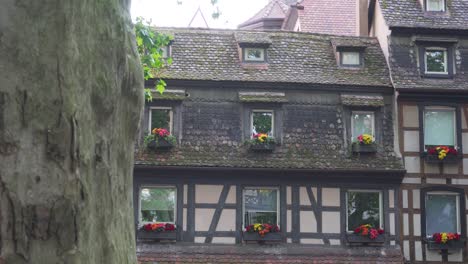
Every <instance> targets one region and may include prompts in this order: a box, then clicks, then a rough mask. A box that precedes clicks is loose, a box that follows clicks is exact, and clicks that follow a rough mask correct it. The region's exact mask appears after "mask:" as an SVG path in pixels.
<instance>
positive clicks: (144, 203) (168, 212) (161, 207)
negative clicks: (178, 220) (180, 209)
mask: <svg viewBox="0 0 468 264" xmlns="http://www.w3.org/2000/svg"><path fill="white" fill-rule="evenodd" d="M175 206H176V188H175V187H143V188H141V189H140V223H148V222H165V223H175V214H176V210H175Z"/></svg>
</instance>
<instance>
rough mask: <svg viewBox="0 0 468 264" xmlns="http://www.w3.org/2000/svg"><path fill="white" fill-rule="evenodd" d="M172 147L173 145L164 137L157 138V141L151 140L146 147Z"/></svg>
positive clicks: (160, 148)
mask: <svg viewBox="0 0 468 264" xmlns="http://www.w3.org/2000/svg"><path fill="white" fill-rule="evenodd" d="M172 147H174V145H172V143H170V142H168V141H167V140H165V139H159V140H158V141H156V140H152V141H151V142H150V143H148V148H149V149H152V150H168V149H171V148H172Z"/></svg>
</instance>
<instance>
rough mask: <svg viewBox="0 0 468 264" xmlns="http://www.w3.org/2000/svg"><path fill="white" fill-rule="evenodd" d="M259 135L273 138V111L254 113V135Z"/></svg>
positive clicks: (255, 111)
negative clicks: (262, 134)
mask: <svg viewBox="0 0 468 264" xmlns="http://www.w3.org/2000/svg"><path fill="white" fill-rule="evenodd" d="M257 133H264V134H268V136H273V111H257V110H254V111H253V112H252V135H254V134H257Z"/></svg>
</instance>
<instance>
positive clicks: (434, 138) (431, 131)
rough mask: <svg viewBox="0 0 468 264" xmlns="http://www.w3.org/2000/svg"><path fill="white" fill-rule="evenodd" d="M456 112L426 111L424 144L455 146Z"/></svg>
mask: <svg viewBox="0 0 468 264" xmlns="http://www.w3.org/2000/svg"><path fill="white" fill-rule="evenodd" d="M454 115H455V112H454V111H452V110H426V111H424V144H425V145H426V146H433V145H445V146H455V132H454V129H455V121H454Z"/></svg>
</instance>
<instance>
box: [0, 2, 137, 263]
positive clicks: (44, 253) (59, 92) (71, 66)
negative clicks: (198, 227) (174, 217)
mask: <svg viewBox="0 0 468 264" xmlns="http://www.w3.org/2000/svg"><path fill="white" fill-rule="evenodd" d="M129 5H130V0H99V1H98V0H75V1H65V0H43V1H37V0H29V1H28V0H2V1H1V3H0V263H2V262H3V263H8V264H9V263H41V264H42V263H44V264H46V263H47V264H48V263H54V264H55V263H86V264H88V263H89V264H93V263H116V264H120V263H136V256H135V237H134V225H133V213H132V174H133V147H134V139H135V136H136V130H137V127H138V124H139V119H140V116H141V110H142V105H143V74H142V70H141V68H140V62H139V59H138V55H137V52H136V47H135V37H134V33H133V26H132V23H131V19H130V15H129Z"/></svg>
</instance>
